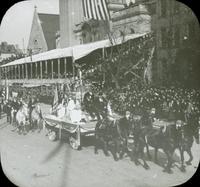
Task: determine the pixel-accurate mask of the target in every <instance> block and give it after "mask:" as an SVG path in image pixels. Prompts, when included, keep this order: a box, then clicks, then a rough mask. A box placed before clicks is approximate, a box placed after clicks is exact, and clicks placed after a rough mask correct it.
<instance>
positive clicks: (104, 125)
mask: <svg viewBox="0 0 200 187" xmlns="http://www.w3.org/2000/svg"><path fill="white" fill-rule="evenodd" d="M124 143H125V141H124V140H123V139H121V137H120V135H119V128H118V121H117V120H113V121H111V120H109V119H108V118H104V119H102V120H99V121H98V122H97V124H96V128H95V147H94V151H95V154H98V149H99V148H102V149H103V152H104V154H105V155H106V156H109V153H108V151H110V152H111V154H112V155H113V158H114V160H115V161H117V160H119V158H121V157H122V154H123V152H124Z"/></svg>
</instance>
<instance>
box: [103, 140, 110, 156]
mask: <svg viewBox="0 0 200 187" xmlns="http://www.w3.org/2000/svg"><path fill="white" fill-rule="evenodd" d="M102 142H103V152H104V154H105V155H106V156H109V153H108V142H107V141H106V140H102Z"/></svg>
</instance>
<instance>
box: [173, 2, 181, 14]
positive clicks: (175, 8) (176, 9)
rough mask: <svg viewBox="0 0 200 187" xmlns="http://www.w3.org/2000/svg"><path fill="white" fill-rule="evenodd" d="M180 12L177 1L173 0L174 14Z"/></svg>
mask: <svg viewBox="0 0 200 187" xmlns="http://www.w3.org/2000/svg"><path fill="white" fill-rule="evenodd" d="M179 13H180V3H179V2H177V1H174V14H179Z"/></svg>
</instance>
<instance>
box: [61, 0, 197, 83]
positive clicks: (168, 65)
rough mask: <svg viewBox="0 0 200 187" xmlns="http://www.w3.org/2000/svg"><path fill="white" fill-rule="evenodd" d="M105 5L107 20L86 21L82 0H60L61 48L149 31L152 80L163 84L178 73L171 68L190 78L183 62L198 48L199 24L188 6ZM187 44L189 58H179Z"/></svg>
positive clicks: (161, 2) (160, 1)
mask: <svg viewBox="0 0 200 187" xmlns="http://www.w3.org/2000/svg"><path fill="white" fill-rule="evenodd" d="M107 5H108V9H109V12H110V16H111V20H110V21H98V20H89V21H87V20H84V16H83V5H82V1H80V0H60V26H61V28H60V36H61V37H60V46H61V48H63V47H69V46H73V45H77V44H82V43H90V42H94V41H98V40H103V39H107V38H108V37H109V34H110V33H111V34H112V36H113V37H123V36H124V35H127V34H132V33H146V32H151V31H153V32H154V33H155V38H156V51H155V57H156V60H155V62H154V64H153V75H154V80H155V81H157V82H159V83H164V84H165V83H166V82H169V80H173V79H174V77H173V75H172V74H175V75H177V73H178V72H174V69H180V72H179V73H178V74H179V79H181V77H182V79H183V80H184V79H185V80H186V79H187V78H188V77H190V74H188V71H187V70H188V68H189V66H190V64H188V63H187V62H188V61H190V60H191V59H190V60H189V58H192V56H194V55H192V53H194V49H197V50H196V51H198V49H199V46H198V43H199V23H198V20H197V18H196V16H195V15H194V13H193V12H192V10H191V9H190V8H189V7H187V6H186V5H184V4H182V3H180V2H178V1H175V0H173V1H166V0H130V1H129V0H107ZM188 47H189V48H190V49H189V51H190V53H191V54H190V55H188V56H190V57H188V56H187V57H186V58H185V57H183V56H184V55H182V57H181V51H184V50H186V51H187V50H188V49H187V48H188ZM191 51H193V52H191ZM197 53H198V52H197ZM182 54H184V52H182ZM187 54H189V52H187ZM180 61H182V62H180ZM180 63H181V64H180ZM194 63H197V62H194ZM177 64H178V65H177ZM175 66H177V67H175ZM178 66H180V67H178Z"/></svg>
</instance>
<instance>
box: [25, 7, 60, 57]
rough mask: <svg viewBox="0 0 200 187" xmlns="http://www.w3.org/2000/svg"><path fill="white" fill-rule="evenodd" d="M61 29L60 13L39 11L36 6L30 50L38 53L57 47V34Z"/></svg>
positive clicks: (29, 43)
mask: <svg viewBox="0 0 200 187" xmlns="http://www.w3.org/2000/svg"><path fill="white" fill-rule="evenodd" d="M58 31H59V15H56V14H44V13H38V12H37V9H36V7H35V11H34V16H33V21H32V28H31V32H30V36H29V42H28V47H27V48H28V50H29V53H31V54H37V53H41V52H45V51H49V50H52V49H56V47H57V46H56V39H57V38H56V37H57V36H56V35H57V33H58Z"/></svg>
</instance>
